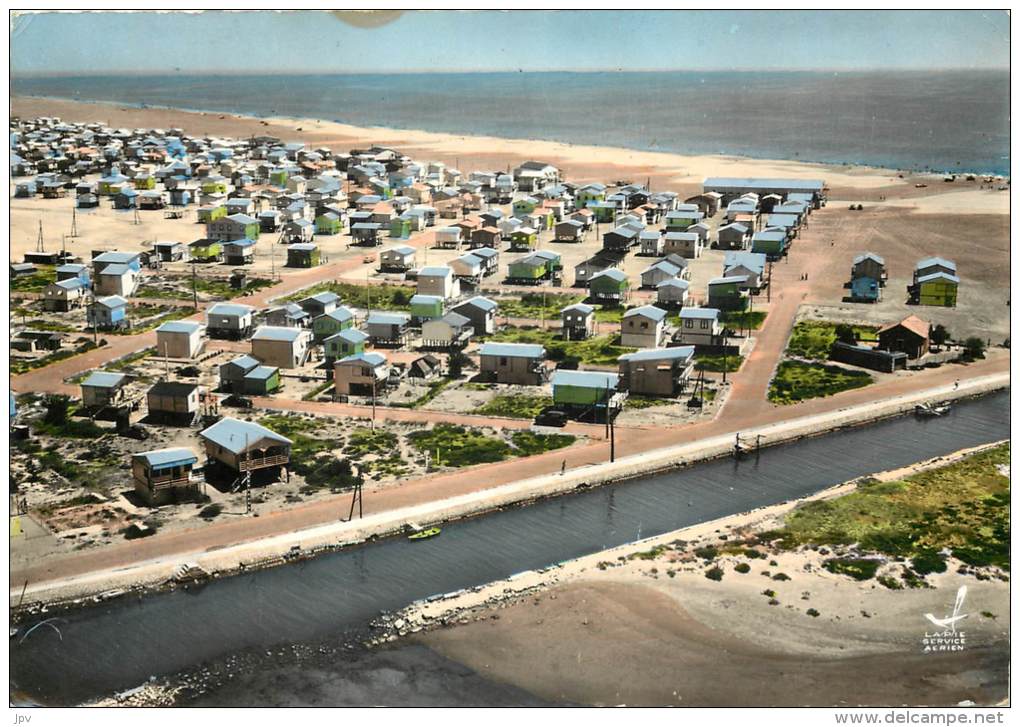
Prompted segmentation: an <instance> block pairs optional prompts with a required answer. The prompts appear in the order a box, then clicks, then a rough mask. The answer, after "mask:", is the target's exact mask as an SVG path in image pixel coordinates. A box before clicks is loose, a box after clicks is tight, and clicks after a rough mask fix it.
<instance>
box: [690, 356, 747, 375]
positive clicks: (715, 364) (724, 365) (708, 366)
mask: <svg viewBox="0 0 1020 727" xmlns="http://www.w3.org/2000/svg"><path fill="white" fill-rule="evenodd" d="M743 363H744V357H743V356H740V355H737V354H734V355H732V356H723V355H721V354H713V355H705V356H703V355H700V354H699V355H697V356H695V357H694V367H695V368H699V369H704V370H705V371H712V372H715V373H718V374H721V373H722V372H723V371H725V372H726V373H728V374H732V373H733V372H734V371H736V370H738V369H739V368H740V366H741V365H742V364H743Z"/></svg>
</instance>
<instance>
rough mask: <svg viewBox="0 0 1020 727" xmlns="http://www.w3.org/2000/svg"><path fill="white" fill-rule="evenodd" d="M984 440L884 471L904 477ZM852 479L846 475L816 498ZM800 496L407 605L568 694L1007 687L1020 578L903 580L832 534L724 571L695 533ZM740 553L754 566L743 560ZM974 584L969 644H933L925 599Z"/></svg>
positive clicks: (733, 696) (747, 529)
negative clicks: (845, 552) (703, 552)
mask: <svg viewBox="0 0 1020 727" xmlns="http://www.w3.org/2000/svg"><path fill="white" fill-rule="evenodd" d="M969 451H974V450H965V451H961V452H958V453H956V454H955V455H952V456H949V457H945V458H937V459H935V460H931V461H928V462H924V463H919V464H917V465H912V466H910V467H904V468H901V469H898V470H895V471H889V472H886V473H879V474H878V475H877V477H879V478H880V479H884V480H888V479H894V478H901V477H904V476H907V475H910V474H913V473H916V472H918V471H921V470H925V469H930V468H932V467H936V466H942V465H945V464H947V463H949V462H952V461H955V460H957V459H959V458H960V457H962V456H965V455H966V454H967V453H968V452H969ZM853 488H854V483H853V482H851V483H846V484H843V485H840V486H838V487H835V488H831V489H829V490H827V491H825V492H823V493H819V494H818V495H815V496H813V497H811V498H806V500H811V499H824V498H832V497H837V496H839V495H841V494H845V493H847V492H850V491H852V489H853ZM806 500H802V501H800V502H804V501H806ZM796 504H799V503H785V504H782V505H776V506H772V507H768V508H763V509H761V510H759V511H756V512H752V513H745V514H741V515H735V516H732V517H727V518H723V519H721V520H718V521H715V522H710V523H703V524H700V525H696V526H693V527H691V528H686V529H684V530H680V531H676V532H673V533H668V534H665V535H663V536H659V537H656V538H651V539H649V540H647V541H645V542H643V543H634V544H630V545H625V546H621V547H619V548H614V549H612V550H610V551H605V552H603V553H598V554H595V555H592V556H588V557H584V558H580V559H577V560H575V561H571V562H569V563H566V564H563V565H562V566H560V567H557V568H551V569H547V570H546V571H544V572H535V573H530V572H529V573H526V574H522V575H521V576H520V577H518V578H516V579H514V580H512V581H504V582H501V583H497V584H490V585H489V586H487V587H486V588H485V589H481V590H478V591H475V590H472V591H470V592H467V593H464V594H458V595H456V596H454V597H452V598H451V599H450V600H449V601H448V602H445V603H444V602H434V603H426V604H416V605H415V606H413V607H411V608H410V609H407V610H406V611H405V612H404V613H402V614H400V616H401V617H402V618H404V619H405V623H406V626H404V629H405V630H408V631H411V632H412V633H413V632H414V631H416V630H417V629H418V628H420V626H419V625H420V624H424V625H431V626H430V627H428V628H426V630H424V631H422V632H420V633H415V634H414V636H413V638H414V639H415V640H417V641H419V642H420V643H422V644H424V645H426V646H428V647H430V648H431V649H434V650H435V651H437V652H438V653H440V654H442V655H444V656H446V657H447V658H449V659H452V660H454V661H458V662H460V663H463V664H464V665H466V666H468V667H470V668H472V669H474V670H476V671H477V672H478V673H479V674H480V675H482V676H483V677H485V678H487V679H490V680H494V681H498V682H503V683H507V684H510V685H513V686H517V687H520V688H522V689H524V690H526V691H528V692H530V693H532V694H534V695H536V696H538V697H541V698H543V699H547V700H554V701H560V700H562V701H569V702H575V703H581V704H593V705H605V706H610V705H617V704H626V705H630V706H666V705H673V706H701V707H713V706H743V707H752V706H753V707H763V706H773V707H803V706H847V707H850V706H920V705H927V706H952V705H956V704H959V703H961V702H964V701H967V700H969V701H971V702H973V703H975V704H978V705H991V704H997V703H1000V702H1001V701H1002V700H1003V699H1005V698H1006V696H1007V694H1008V673H1009V669H1008V664H1009V634H1010V615H1009V583H1008V581H1003V580H997V579H994V578H993V579H991V580H976V579H975V578H974V577H973V576H968V575H961V574H959V573H958V572H957V569H958V567H959V565H960V564H959V563H958V562H956V561H953V560H950V563H949V568H948V569H947V571H946V572H945V573H942V574H932V575H929V576H927V580H928V583H929V585H930V586H931V587H927V588H919V589H902V590H890V589H888V588H886V587H885V586H882V585H880V584H878V583H876V582H875V581H874V580H871V581H863V582H857V581H854V580H851V579H850V578H847V577H845V576H839V575H835V574H832V573H829V572H828V571H826V570H824V569H823V568H822V567H821V562H822V561H823V560H824V559H825V557H827V556H829V551H828V550H826V549H824V548H820V549H817V550H815V549H800V550H796V551H784V552H781V553H775V552H773V553H770V554H768V555H767V556H766V557H764V558H760V559H749V558H746V557H744V556H741V555H721V556H720V557H718V558H717V559H716V560H715V565H717V566H719V567H720V568H722V570H723V571H724V573H723V577H722V579H721V580H720V581H714V580H710V579H708V578H706V577H705V571H706V570H707V568H708V567H709V566H708V565H706V564H705V562H704V561H703V560H701V559H700V558H698V557H695V555H694V553H693V550H694V549H695V548H696V547H702V546H705V545H708V544H714V545H716V546H717V547H722V546H723V545H725V543H726V542H727V541H732V540H735V539H739V538H746V537H747V536H749V535H751V534H753V533H755V532H761V531H763V530H768V529H771V528H774V527H776V526H777V525H779V524H780V523H781V522H782V518H783V516H784V515H785V514H786V513H788V512H789V511H790V510H791V509H792V508H793V507H794V506H795V505H796ZM737 563H747V564H748V565H749V566H750V570H749V572H747V573H739V572H737V571H736V570H735V569H734V566H735V565H736V564H737ZM778 574H783V575H782V576H779V580H777V579H776V576H777V575H778ZM961 585H966V586H967V587H968V589H969V590H968V593H967V596H966V602H965V609H964V610H965V612H966V613H967V614H968V616H967V618H966V621H965V626H964V627H961V632H962V633H963V635H964V637H965V640H966V644H965V648H963V649H962V650H961V651H957V652H950V653H925V652H924V647H923V643H922V639H923V638H924V637H925V634H926V633H928V632H932V631H934V630H935V629H934V628H933V627H932V626H931V624H929V622H928V621H927V620H926V618H925V616H924V614H926V613H935V614H943V613H948V612H950V611H951V610H952V606H953V601H954V599H955V596H956V591H957V589H958V588H959V587H960V586H961ZM766 592H768V593H766ZM809 609H814V611H810V610H809ZM436 624H441V626H440V627H436V626H435V625H436Z"/></svg>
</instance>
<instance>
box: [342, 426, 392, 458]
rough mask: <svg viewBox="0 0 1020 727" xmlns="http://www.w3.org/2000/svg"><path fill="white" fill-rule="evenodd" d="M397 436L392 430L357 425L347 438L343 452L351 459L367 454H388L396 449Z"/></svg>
mask: <svg viewBox="0 0 1020 727" xmlns="http://www.w3.org/2000/svg"><path fill="white" fill-rule="evenodd" d="M397 445H398V438H397V435H396V434H394V433H393V432H388V431H386V430H384V429H375V430H373V429H369V428H368V427H358V428H357V429H355V430H354V432H352V433H351V436H350V437H349V438H348V439H347V446H346V447H345V448H344V454H346V455H347V456H348V457H351V458H352V459H360V458H361V457H364V456H365V455H369V454H377V455H383V454H389V453H390V452H393V451H394V450H396V449H397Z"/></svg>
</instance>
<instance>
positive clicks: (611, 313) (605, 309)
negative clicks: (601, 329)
mask: <svg viewBox="0 0 1020 727" xmlns="http://www.w3.org/2000/svg"><path fill="white" fill-rule="evenodd" d="M627 310H628V309H627V307H626V306H622V305H611V306H607V305H600V306H598V307H596V308H595V320H597V321H599V322H600V323H619V322H620V321H622V320H623V314H624V313H626V312H627Z"/></svg>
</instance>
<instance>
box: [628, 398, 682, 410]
mask: <svg viewBox="0 0 1020 727" xmlns="http://www.w3.org/2000/svg"><path fill="white" fill-rule="evenodd" d="M675 403H676V400H675V399H655V398H652V397H648V396H634V395H631V396H628V397H627V400H626V401H625V402H624V404H623V408H624V409H648V408H650V407H653V406H666V405H668V404H675Z"/></svg>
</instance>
